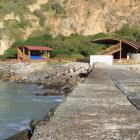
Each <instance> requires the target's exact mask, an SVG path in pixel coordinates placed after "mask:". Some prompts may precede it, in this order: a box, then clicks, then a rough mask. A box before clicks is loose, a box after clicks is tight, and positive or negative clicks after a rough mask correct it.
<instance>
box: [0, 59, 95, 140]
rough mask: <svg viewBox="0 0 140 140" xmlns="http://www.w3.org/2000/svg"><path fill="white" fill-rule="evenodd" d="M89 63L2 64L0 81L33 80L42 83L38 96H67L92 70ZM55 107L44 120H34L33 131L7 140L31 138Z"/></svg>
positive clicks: (25, 81)
mask: <svg viewBox="0 0 140 140" xmlns="http://www.w3.org/2000/svg"><path fill="white" fill-rule="evenodd" d="M92 69H93V67H91V66H90V65H89V64H88V63H80V62H69V63H47V62H40V63H9V62H7V63H3V62H1V63H0V80H4V81H10V82H17V83H18V82H20V83H27V84H28V83H30V84H36V85H39V86H42V88H43V89H44V92H43V93H37V94H36V96H59V95H64V96H67V95H68V94H69V93H71V92H72V90H73V89H74V87H75V86H76V85H78V84H80V83H82V82H83V81H84V79H85V78H86V77H87V76H88V74H89V73H90V72H91V71H92ZM54 111H55V109H51V110H50V111H49V113H48V114H47V116H46V117H45V118H44V119H43V120H32V121H31V122H30V124H29V125H30V128H31V130H24V131H21V132H18V133H17V134H15V135H13V136H11V137H9V138H7V140H14V139H16V140H18V139H20V140H25V139H26V140H27V139H29V138H30V137H31V136H32V134H33V131H34V129H35V127H36V126H38V125H47V122H48V121H49V120H50V118H51V117H52V116H53V113H54Z"/></svg>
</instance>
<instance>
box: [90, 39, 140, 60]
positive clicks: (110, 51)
mask: <svg viewBox="0 0 140 140" xmlns="http://www.w3.org/2000/svg"><path fill="white" fill-rule="evenodd" d="M92 43H97V44H105V45H109V46H110V47H108V48H107V49H105V50H103V51H101V52H100V53H99V55H113V57H114V59H126V58H127V57H128V54H133V53H140V43H138V42H130V41H128V40H125V39H122V38H113V37H106V38H100V39H96V40H93V41H92Z"/></svg>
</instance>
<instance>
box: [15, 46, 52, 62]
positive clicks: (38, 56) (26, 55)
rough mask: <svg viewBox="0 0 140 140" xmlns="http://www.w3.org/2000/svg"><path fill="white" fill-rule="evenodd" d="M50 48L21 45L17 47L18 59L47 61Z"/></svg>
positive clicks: (23, 60)
mask: <svg viewBox="0 0 140 140" xmlns="http://www.w3.org/2000/svg"><path fill="white" fill-rule="evenodd" d="M52 50H53V49H52V48H49V47H47V46H23V47H19V48H17V59H18V61H19V62H20V61H22V62H25V61H31V60H45V61H48V60H49V58H50V55H51V52H52Z"/></svg>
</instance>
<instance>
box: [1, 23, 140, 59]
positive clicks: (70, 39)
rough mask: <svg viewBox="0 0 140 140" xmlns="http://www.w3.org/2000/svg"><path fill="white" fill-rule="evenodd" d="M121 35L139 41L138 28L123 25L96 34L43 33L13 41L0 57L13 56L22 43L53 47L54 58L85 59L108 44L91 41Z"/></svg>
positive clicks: (139, 32) (139, 31) (139, 30)
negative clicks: (116, 28)
mask: <svg viewBox="0 0 140 140" xmlns="http://www.w3.org/2000/svg"><path fill="white" fill-rule="evenodd" d="M108 36H114V37H121V38H125V39H127V40H130V41H140V29H139V28H136V27H130V26H129V25H124V26H123V27H122V28H121V29H120V30H116V31H115V32H113V33H112V34H110V35H108V34H104V33H99V34H96V35H89V36H82V35H78V34H73V35H71V36H67V37H65V36H63V35H58V36H56V37H55V38H52V36H51V35H49V34H47V33H44V34H42V35H38V36H34V37H29V38H28V39H26V40H17V41H15V42H14V43H13V44H12V46H11V48H10V49H9V50H7V51H6V52H5V54H4V55H3V56H1V59H7V58H15V57H16V53H17V52H16V48H17V47H19V46H24V45H36V46H37V45H40V46H48V47H51V48H53V49H54V51H53V56H52V57H54V58H65V59H66V58H75V59H76V60H86V59H87V58H88V57H89V56H90V55H91V54H97V53H99V52H100V51H102V50H103V49H105V48H107V47H108V46H106V45H103V44H93V43H92V42H91V41H92V40H94V39H97V38H102V37H108Z"/></svg>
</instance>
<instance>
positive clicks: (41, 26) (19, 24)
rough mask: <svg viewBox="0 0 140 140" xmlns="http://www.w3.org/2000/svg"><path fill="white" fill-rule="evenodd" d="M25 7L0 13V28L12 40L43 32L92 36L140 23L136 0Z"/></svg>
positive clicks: (49, 0)
mask: <svg viewBox="0 0 140 140" xmlns="http://www.w3.org/2000/svg"><path fill="white" fill-rule="evenodd" d="M24 1H26V0H24ZM4 3H5V5H4ZM14 4H16V2H15V3H14ZM23 4H24V3H21V5H22V6H23ZM0 5H2V6H3V7H4V6H6V5H8V3H6V1H0ZM18 5H19V6H20V3H18ZM8 6H9V5H8ZM15 6H16V5H15ZM24 9H26V10H24V12H23V11H22V8H21V9H19V11H18V10H17V11H15V10H13V9H12V8H11V10H10V11H9V12H7V11H8V10H7V11H6V10H5V13H4V12H2V13H3V15H2V16H1V17H0V23H1V25H2V26H0V29H6V32H4V33H8V34H6V36H7V37H10V38H12V39H11V40H14V39H17V38H19V37H20V36H21V38H27V37H29V36H31V35H37V34H38V33H39V32H42V31H43V32H44V31H47V32H49V33H51V34H52V35H53V36H56V35H58V34H63V35H70V34H74V33H78V34H82V35H91V34H96V33H99V32H105V33H106V32H112V31H114V30H116V29H119V28H120V27H121V26H122V25H124V24H130V25H136V26H138V27H139V26H140V14H139V12H140V10H139V9H140V1H139V0H123V1H122V0H78V1H75V0H55V1H53V0H36V1H34V0H32V2H31V3H28V2H26V3H25V4H24ZM21 13H22V17H21V15H20V14H21ZM23 17H24V18H23ZM23 19H24V20H23ZM15 24H16V25H15ZM15 30H16V31H15ZM1 31H2V30H0V33H1ZM9 34H10V35H9ZM1 48H4V45H2V46H1Z"/></svg>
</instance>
